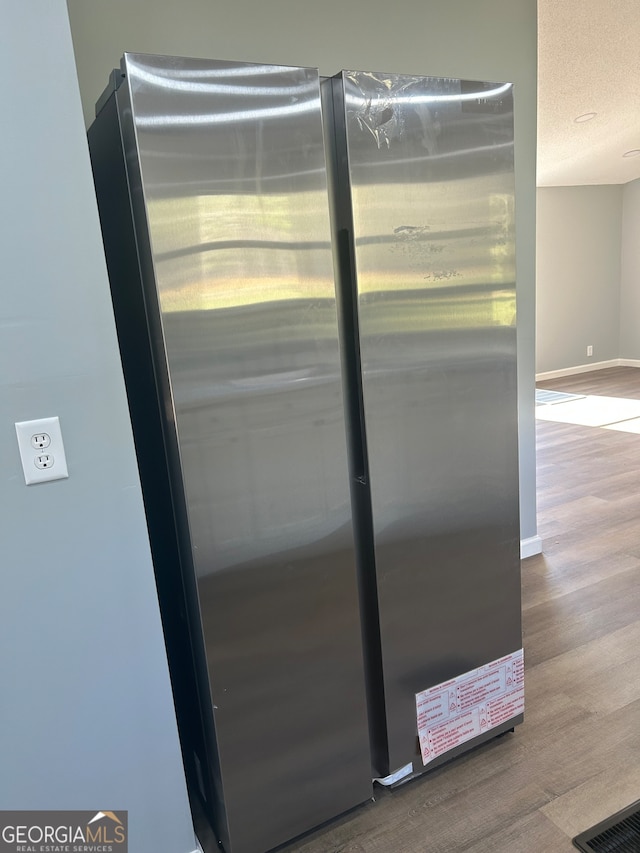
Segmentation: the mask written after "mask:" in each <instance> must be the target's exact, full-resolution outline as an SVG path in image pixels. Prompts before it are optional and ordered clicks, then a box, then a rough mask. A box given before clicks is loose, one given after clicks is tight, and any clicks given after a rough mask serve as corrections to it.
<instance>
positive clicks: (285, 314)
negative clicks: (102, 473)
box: [89, 54, 372, 853]
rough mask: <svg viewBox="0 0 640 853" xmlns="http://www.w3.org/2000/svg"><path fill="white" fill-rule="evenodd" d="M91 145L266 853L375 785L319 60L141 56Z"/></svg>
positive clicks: (188, 651) (134, 388)
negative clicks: (304, 63)
mask: <svg viewBox="0 0 640 853" xmlns="http://www.w3.org/2000/svg"><path fill="white" fill-rule="evenodd" d="M89 142H90V150H91V157H92V162H93V169H94V175H95V181H96V188H97V195H98V200H99V208H100V216H101V221H102V228H103V234H104V240H105V247H106V256H107V263H108V268H109V276H110V281H111V286H112V292H113V299H114V305H115V314H116V318H117V326H118V335H119V339H120V345H121V350H122V355H123V364H124V369H125V375H126V381H127V390H128V396H129V403H130V407H131V414H132V421H133V425H134V433H135V441H136V448H137V453H138V458H139V464H140V471H141V480H142V484H143V489H144V498H145V504H146V510H147V517H148V523H149V531H150V539H151V543H152V548H153V556H154V563H155V568H156V575H157V577H158V589H159V596H160V600H161V603H162V605H163V606H162V611H163V618H164V621H165V635H166V637H167V645H168V652H169V658H170V663H171V673H172V678H173V681H174V691H175V693H176V706H177V712H178V715H179V718H180V730H181V734H182V739H183V751H184V755H185V762H186V764H187V769H188V772H189V774H190V775H191V776H192V777H193V778H194V779H195V782H196V785H197V786H198V788H199V789H200V796H201V797H202V798H203V799H204V805H205V808H206V810H207V811H208V812H209V814H210V816H211V820H212V821H213V822H214V824H215V827H216V830H217V832H218V834H219V837H220V840H221V841H222V843H223V846H224V848H225V849H226V850H227V851H229V853H262V851H264V850H267V849H270V848H272V847H275V846H277V845H279V844H281V843H283V842H285V841H287V840H289V839H290V838H292V837H294V836H296V835H298V834H299V833H302V832H304V831H306V830H308V829H310V828H312V827H314V826H316V825H318V824H320V823H322V822H323V821H326V820H328V819H329V818H332V817H334V816H335V815H336V814H339V813H341V812H344V811H346V810H347V809H349V808H352V807H353V806H355V805H357V804H359V803H361V802H363V801H364V800H366V799H369V798H371V794H372V787H371V767H370V756H369V737H368V728H367V711H366V700H365V688H364V672H363V666H362V645H361V629H360V619H359V609H358V591H357V581H356V566H355V556H354V541H353V529H352V518H351V507H350V497H349V474H348V462H347V444H346V434H345V424H344V412H343V396H344V392H343V383H342V379H341V361H340V346H339V340H338V321H337V312H336V295H335V284H334V278H333V261H332V248H331V234H330V224H329V208H328V196H327V180H326V169H325V156H324V145H323V135H322V119H321V112H320V84H319V77H318V72H317V70H313V69H307V68H286V67H273V66H264V65H254V64H247V63H234V62H212V61H198V60H190V59H177V58H166V57H156V56H142V55H136V54H127V55H126V56H125V57H124V60H123V64H122V69H121V71H120V72H114V75H113V76H112V84H111V87H110V90H107V92H106V93H105V97H104V98H103V99H102V101H101V102H100V103H99V110H98V114H97V117H96V119H95V122H94V124H93V125H92V127H91V129H90V132H89ZM183 586H184V592H183V589H182V587H183ZM183 599H184V603H183ZM187 629H188V630H187ZM190 646H191V648H190ZM192 659H193V660H194V661H195V664H193V663H192ZM196 689H197V690H199V702H196V703H194V701H193V696H194V691H195V690H196ZM195 705H198V706H199V707H198V708H196V707H195Z"/></svg>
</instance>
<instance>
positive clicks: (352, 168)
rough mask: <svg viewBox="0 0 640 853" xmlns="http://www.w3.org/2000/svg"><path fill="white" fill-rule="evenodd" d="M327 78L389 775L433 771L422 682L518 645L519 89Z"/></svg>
mask: <svg viewBox="0 0 640 853" xmlns="http://www.w3.org/2000/svg"><path fill="white" fill-rule="evenodd" d="M325 85H329V86H331V88H332V91H333V95H334V121H335V133H336V137H337V139H338V143H337V145H336V147H335V149H334V160H335V162H334V169H335V171H336V177H337V180H336V181H335V192H334V196H335V198H334V209H335V220H336V238H337V239H338V240H339V241H341V245H342V247H343V248H342V254H343V257H342V261H341V265H340V266H341V270H342V272H343V283H342V284H343V299H344V303H345V305H344V307H343V311H342V315H343V317H345V318H346V322H344V323H343V332H344V335H345V346H346V347H347V348H348V347H349V346H350V340H351V338H352V330H353V329H355V337H356V344H355V346H351V348H352V352H353V355H352V361H353V362H354V363H355V365H356V368H355V369H354V370H353V371H352V373H353V378H352V393H353V396H354V399H355V398H359V399H360V406H359V411H358V410H356V409H352V410H351V412H350V414H351V428H350V432H351V436H352V444H353V447H352V457H353V458H354V459H357V458H358V455H359V454H358V449H357V446H358V445H359V444H363V445H364V447H365V452H364V454H362V453H361V454H360V455H364V457H365V459H366V460H368V463H367V464H365V466H363V468H364V470H363V471H362V472H360V473H359V472H358V471H357V470H356V469H357V468H358V465H357V462H356V463H355V464H353V467H354V487H353V488H354V495H355V503H354V506H355V517H356V522H357V525H358V529H359V539H360V542H361V543H363V542H364V544H361V554H360V570H361V581H362V584H363V588H364V589H365V597H367V598H368V600H369V603H370V606H369V608H368V610H367V611H365V628H366V635H367V638H368V640H367V643H366V647H367V655H368V664H367V667H368V673H369V678H368V688H369V696H370V705H371V707H372V731H373V747H374V750H373V751H374V757H375V765H376V769H377V771H378V773H379V775H381V776H384V775H387V774H390V773H392V772H393V771H395V770H396V769H397V768H400V767H403V766H404V765H406V764H408V763H409V762H411V761H413V762H414V766H415V767H416V768H420V767H422V763H421V759H420V757H419V747H418V743H417V737H416V710H415V694H416V693H417V692H419V691H421V690H424V689H426V688H428V687H430V686H432V685H435V684H438V683H440V682H443V681H445V680H447V679H448V678H450V677H453V676H456V675H459V674H461V673H463V672H466V671H468V670H470V669H473V668H475V667H477V666H479V665H482V664H484V663H487V662H489V661H492V660H495V659H497V658H499V657H500V656H502V655H503V654H505V653H508V652H513V651H515V650H517V649H519V648H520V647H521V645H522V643H521V622H520V574H519V554H518V537H519V534H518V471H517V422H516V417H517V409H516V335H515V251H514V174H513V117H512V92H511V86H510V85H509V84H483V83H474V82H466V81H459V80H450V79H438V78H421V77H407V76H400V75H394V74H372V73H362V72H355V71H353V72H352V71H345V72H343V73H342V75H341V77H339V78H335V79H333V80H332V81H329V83H327V84H325ZM345 235H346V238H345ZM350 267H352V273H353V282H347V281H345V280H344V279H345V274H344V273H345V270H347V271H348V270H349V268H350ZM351 315H353V316H351ZM359 421H361V423H360V422H359ZM367 613H368V614H369V615H367ZM371 613H374V616H373V617H372V616H371ZM513 722H514V721H510V722H509V723H508V724H506V725H505V727H504V728H508V727H511V726H512V725H513ZM516 722H517V720H516ZM493 734H495V732H494V733H493ZM478 741H479V739H476V740H475V741H471V742H470V743H469V744H468V745H465V747H463V749H464V748H468V746H470V745H471V746H472V745H475V744H476V743H477V742H478ZM458 751H460V750H458ZM453 754H455V753H449V754H447V755H446V756H444V757H443V760H446V759H447V758H450V757H451V756H452V755H453ZM433 766H434V765H433V764H432V765H430V767H433ZM416 772H419V770H418V769H416Z"/></svg>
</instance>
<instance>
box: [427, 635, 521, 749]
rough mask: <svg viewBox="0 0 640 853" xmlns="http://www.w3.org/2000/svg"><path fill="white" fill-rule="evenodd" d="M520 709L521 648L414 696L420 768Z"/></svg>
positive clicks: (519, 711) (503, 720)
mask: <svg viewBox="0 0 640 853" xmlns="http://www.w3.org/2000/svg"><path fill="white" fill-rule="evenodd" d="M523 711H524V652H523V650H522V649H519V650H518V651H517V652H513V654H510V655H506V656H505V657H502V658H500V659H499V660H496V661H492V662H491V663H488V664H485V665H484V666H481V667H478V669H472V670H471V671H470V672H465V673H464V675H460V676H458V677H457V678H454V679H451V680H449V681H446V682H444V683H443V684H437V685H436V686H435V687H430V688H429V689H428V690H423V691H422V692H421V693H417V694H416V712H417V718H418V738H419V740H420V749H421V752H422V762H423V764H428V763H429V762H430V761H433V759H434V758H437V757H438V756H439V755H442V754H443V753H445V752H448V751H449V750H450V749H454V748H455V747H456V746H460V744H463V743H465V741H468V740H471V739H472V738H474V737H477V735H480V734H482V733H483V732H485V731H489V730H490V729H492V728H495V727H496V726H499V725H500V724H501V723H504V722H506V721H507V720H511V719H513V718H514V717H517V716H518V714H522V712H523Z"/></svg>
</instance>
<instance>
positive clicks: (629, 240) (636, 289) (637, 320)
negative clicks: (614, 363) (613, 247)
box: [620, 180, 640, 359]
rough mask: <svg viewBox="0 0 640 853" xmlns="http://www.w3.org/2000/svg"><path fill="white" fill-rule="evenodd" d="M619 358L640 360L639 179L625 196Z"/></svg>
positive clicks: (625, 189)
mask: <svg viewBox="0 0 640 853" xmlns="http://www.w3.org/2000/svg"><path fill="white" fill-rule="evenodd" d="M621 249H622V251H621V255H622V270H621V274H620V358H634V359H640V180H638V181H631V183H629V184H625V185H624V188H623V193H622V240H621Z"/></svg>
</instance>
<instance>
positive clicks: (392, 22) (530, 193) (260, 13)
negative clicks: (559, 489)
mask: <svg viewBox="0 0 640 853" xmlns="http://www.w3.org/2000/svg"><path fill="white" fill-rule="evenodd" d="M68 6H69V13H70V18H71V27H72V32H73V39H74V46H75V51H76V60H77V65H78V76H79V80H80V90H81V93H82V98H83V104H84V110H85V117H86V120H87V122H89V121H90V120H91V117H92V116H93V104H94V102H95V100H96V99H97V97H98V95H99V94H100V93H101V91H102V90H103V88H104V86H105V85H106V81H107V76H108V74H109V71H110V70H111V68H113V67H114V66H116V65H117V64H118V62H119V59H120V56H121V55H122V53H123V52H124V51H127V50H130V51H142V52H150V53H154V52H155V53H168V54H182V55H186V56H202V57H214V58H220V59H245V60H250V61H256V62H272V63H283V64H290V65H314V66H318V67H319V68H320V72H321V74H327V75H329V74H335V73H336V72H337V71H339V70H341V69H342V68H359V69H371V70H379V71H395V72H399V73H408V74H428V75H435V76H439V75H441V76H453V77H467V78H471V79H480V80H494V81H501V80H509V81H513V82H515V84H516V85H515V92H516V119H515V120H516V170H517V171H516V183H517V187H516V190H517V231H516V240H517V265H518V299H519V306H518V311H519V319H518V329H519V344H518V346H519V377H520V391H519V395H520V418H521V425H520V471H521V501H520V502H521V518H522V521H521V534H522V537H523V538H528V537H532V536H534V535H535V534H536V510H535V445H534V441H535V436H534V417H533V396H534V394H533V388H534V346H535V341H534V337H535V333H534V320H535V317H534V315H535V278H534V263H535V146H536V70H537V69H536V62H537V56H536V45H537V41H536V28H537V19H536V11H537V10H536V0H483V2H477V0H448V2H446V3H445V2H431V3H425V2H422V0H397V2H395V3H392V4H391V5H390V4H389V3H388V2H386V1H385V2H383V0H351V2H349V3H344V2H343V0H325V2H323V3H320V2H318V3H300V2H293V0H270V2H267V3H265V2H264V0H233V2H232V0H226V1H225V0H220V2H216V3H213V2H212V0H183V2H181V3H175V2H170V0H136V2H134V3H132V2H131V0H110V2H108V3H104V2H98V0H68Z"/></svg>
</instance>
